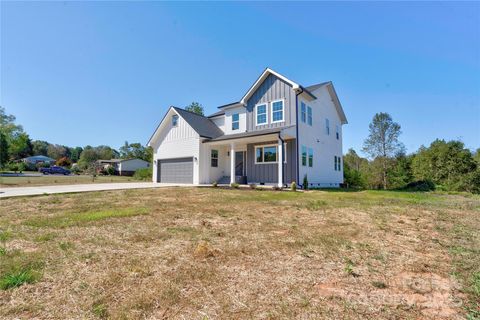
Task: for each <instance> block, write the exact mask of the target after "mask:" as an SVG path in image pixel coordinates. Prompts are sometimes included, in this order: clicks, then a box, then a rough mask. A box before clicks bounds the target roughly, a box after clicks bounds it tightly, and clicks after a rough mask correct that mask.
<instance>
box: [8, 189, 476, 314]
mask: <svg viewBox="0 0 480 320" xmlns="http://www.w3.org/2000/svg"><path fill="white" fill-rule="evenodd" d="M479 212H480V198H478V197H477V196H463V195H446V194H436V193H431V194H422V193H419V194H411V193H402V192H348V193H341V192H328V191H310V192H305V193H291V192H273V191H269V192H266V191H256V190H227V189H205V188H201V189H198V188H181V189H179V188H176V189H148V190H119V191H112V192H98V193H90V194H68V195H58V196H42V197H34V198H22V199H5V200H2V206H1V207H0V225H1V226H2V229H4V230H8V236H6V237H5V239H4V240H2V241H0V245H1V247H2V248H3V249H4V253H3V254H2V255H1V256H0V279H4V278H5V279H6V278H8V277H10V278H11V279H10V280H7V281H8V282H9V283H11V284H15V285H13V286H10V285H9V288H8V289H6V290H0V317H1V318H12V319H14V318H56V319H64V318H99V319H100V318H112V319H123V318H125V319H138V318H151V319H162V318H165V319H166V318H168V319H207V318H208V319H225V318H229V319H231V318H233V319H245V318H258V319H278V318H282V319H292V318H302V319H332V318H375V319H394V318H401V319H404V318H415V319H463V318H464V317H465V316H467V315H470V316H475V315H476V313H475V312H477V311H476V310H478V308H479V307H478V301H479V299H478V294H479V293H480V289H479V283H480V276H479V275H480V270H478V266H479V265H480V263H479V261H478V259H479V258H478V256H479V254H478V253H479V252H478V248H479V247H480V239H479V235H478V230H479V229H480V221H479V220H480V218H479ZM5 257H6V258H5ZM25 270H30V272H31V273H32V274H33V275H34V278H33V279H30V278H29V274H28V273H22V272H24V271H25ZM17 282H18V285H16V283H17Z"/></svg>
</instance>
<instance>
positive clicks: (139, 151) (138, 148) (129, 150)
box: [119, 141, 153, 162]
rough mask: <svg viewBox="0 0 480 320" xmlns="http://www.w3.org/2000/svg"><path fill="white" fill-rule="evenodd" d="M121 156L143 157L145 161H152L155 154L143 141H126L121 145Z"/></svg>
mask: <svg viewBox="0 0 480 320" xmlns="http://www.w3.org/2000/svg"><path fill="white" fill-rule="evenodd" d="M119 151H120V158H122V159H143V160H145V161H150V162H151V161H152V159H153V154H152V152H151V148H149V147H147V148H146V147H144V146H142V144H141V143H138V142H137V143H128V141H125V143H124V145H123V146H122V147H120V149H119Z"/></svg>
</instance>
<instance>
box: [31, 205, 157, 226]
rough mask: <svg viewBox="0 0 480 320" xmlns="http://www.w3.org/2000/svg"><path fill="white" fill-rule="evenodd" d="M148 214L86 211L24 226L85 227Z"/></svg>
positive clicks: (142, 211)
mask: <svg viewBox="0 0 480 320" xmlns="http://www.w3.org/2000/svg"><path fill="white" fill-rule="evenodd" d="M144 214H148V210H147V209H146V208H125V209H110V210H100V211H96V210H94V211H87V212H79V213H67V214H60V215H57V216H53V217H47V218H38V217H37V218H33V219H30V220H27V221H25V224H26V225H28V226H32V227H38V228H45V227H50V228H67V227H72V226H81V225H86V224H88V223H89V222H94V221H98V220H103V219H110V218H123V217H132V216H138V215H144Z"/></svg>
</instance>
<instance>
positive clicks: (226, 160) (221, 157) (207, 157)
mask: <svg viewBox="0 0 480 320" xmlns="http://www.w3.org/2000/svg"><path fill="white" fill-rule="evenodd" d="M211 150H218V167H212V166H211ZM228 151H229V150H228V147H227V146H219V145H217V146H215V145H210V144H208V143H202V144H201V145H200V183H213V182H214V181H219V180H220V178H222V177H223V176H230V157H229V156H228Z"/></svg>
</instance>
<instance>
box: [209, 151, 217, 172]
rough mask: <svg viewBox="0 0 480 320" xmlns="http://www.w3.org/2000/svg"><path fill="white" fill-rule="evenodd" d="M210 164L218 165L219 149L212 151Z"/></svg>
mask: <svg viewBox="0 0 480 320" xmlns="http://www.w3.org/2000/svg"><path fill="white" fill-rule="evenodd" d="M210 164H211V166H212V167H215V168H216V167H218V150H212V152H211V153H210Z"/></svg>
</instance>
